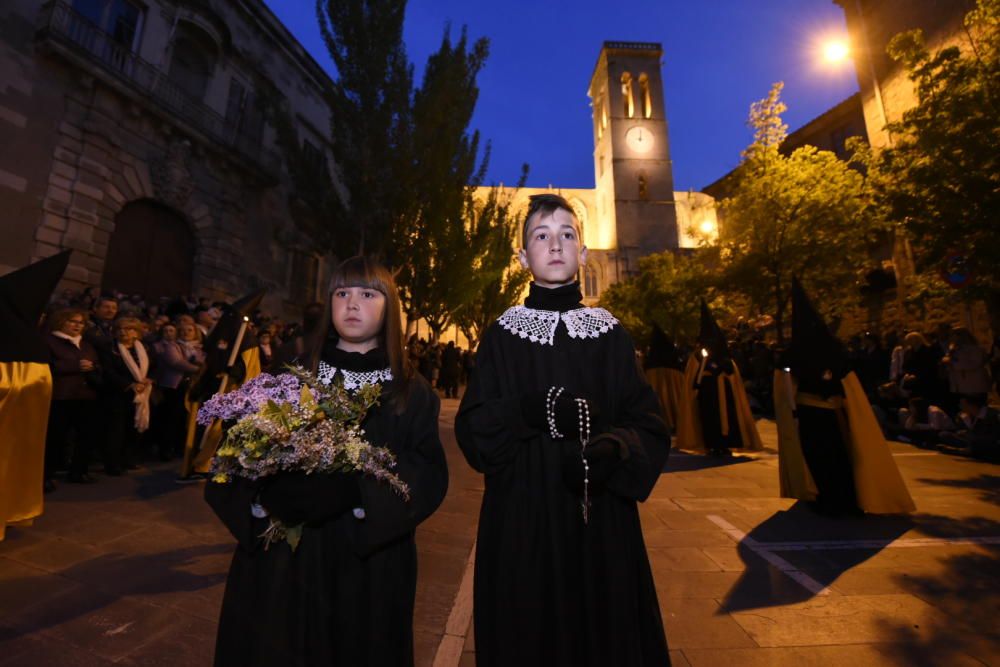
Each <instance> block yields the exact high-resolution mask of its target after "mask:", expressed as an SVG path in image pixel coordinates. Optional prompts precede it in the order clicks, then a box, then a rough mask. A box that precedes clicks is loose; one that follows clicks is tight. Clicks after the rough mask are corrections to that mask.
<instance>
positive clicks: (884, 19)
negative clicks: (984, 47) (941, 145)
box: [833, 0, 976, 148]
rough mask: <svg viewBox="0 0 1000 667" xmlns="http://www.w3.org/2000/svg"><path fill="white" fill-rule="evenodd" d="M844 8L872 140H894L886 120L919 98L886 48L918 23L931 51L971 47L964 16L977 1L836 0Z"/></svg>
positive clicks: (875, 143)
mask: <svg viewBox="0 0 1000 667" xmlns="http://www.w3.org/2000/svg"><path fill="white" fill-rule="evenodd" d="M833 1H834V2H835V3H836V4H838V5H840V7H842V8H843V10H844V17H845V18H846V19H847V30H848V33H849V34H850V37H851V51H852V53H853V54H854V66H855V71H856V73H857V77H858V85H859V87H860V89H861V103H862V107H863V109H864V116H865V126H866V128H867V132H868V143H870V144H871V145H872V146H873V147H874V148H881V147H883V146H887V145H889V144H890V143H891V141H892V137H891V136H890V134H889V132H888V131H886V129H885V125H886V123H891V122H895V121H898V120H899V119H900V118H902V115H903V112H904V111H906V110H907V109H909V108H910V107H912V106H914V105H915V104H916V102H917V98H916V94H915V93H914V90H913V84H912V82H911V81H910V80H909V78H907V75H906V72H905V71H904V70H903V68H902V67H901V66H900V65H899V64H898V63H896V62H895V61H893V60H892V59H891V58H890V57H889V55H888V53H887V52H886V47H888V45H889V42H890V41H891V40H892V38H893V37H895V36H896V35H898V34H899V33H901V32H906V31H908V30H914V29H917V28H919V29H920V30H922V31H923V33H924V39H925V40H926V44H927V48H928V49H930V50H931V51H932V52H933V51H937V50H939V49H942V48H945V47H947V46H958V47H959V48H962V49H968V48H969V47H970V44H969V40H968V36H967V35H966V34H965V29H964V27H963V25H962V21H963V19H964V17H965V15H966V14H967V13H968V12H969V11H970V10H971V9H973V8H974V7H975V4H976V3H975V0H833Z"/></svg>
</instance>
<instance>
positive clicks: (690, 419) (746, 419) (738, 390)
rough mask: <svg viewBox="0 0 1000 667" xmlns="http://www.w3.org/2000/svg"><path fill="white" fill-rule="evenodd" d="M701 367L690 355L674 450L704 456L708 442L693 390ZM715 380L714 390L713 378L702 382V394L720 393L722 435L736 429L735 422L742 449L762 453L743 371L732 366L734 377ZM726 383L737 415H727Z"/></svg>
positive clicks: (717, 377)
mask: <svg viewBox="0 0 1000 667" xmlns="http://www.w3.org/2000/svg"><path fill="white" fill-rule="evenodd" d="M698 365H699V364H698V358H697V356H696V355H691V358H690V359H688V362H687V367H686V368H685V369H684V387H683V393H682V394H681V405H680V414H679V418H678V424H677V440H676V441H675V443H674V446H675V447H677V448H679V449H693V450H695V451H700V452H704V451H705V450H706V447H705V439H704V436H703V435H702V430H701V420H700V418H699V417H698V405H697V403H696V401H697V400H698V395H697V392H696V391H695V389H694V382H695V379H696V378H697V376H698ZM715 380H716V381H715V383H714V386H713V384H712V383H711V378H707V379H706V380H703V383H702V387H701V391H706V390H711V389H715V390H716V391H718V392H719V405H720V406H723V407H722V409H723V414H721V415H720V419H722V430H723V433H728V432H729V429H730V428H733V421H734V420H735V422H736V425H735V427H736V428H739V429H740V437H741V439H742V441H743V449H744V450H750V451H760V450H761V449H763V448H764V444H763V443H762V442H761V440H760V434H759V433H758V432H757V423H756V422H755V421H754V419H753V412H751V410H750V400H749V399H748V398H747V390H746V386H745V385H744V384H743V376H741V375H740V369H739V368H737V367H736V364H733V372H732V374H727V373H723V374H720V375H718V376H716V378H715ZM726 383H728V384H729V386H730V387H731V388H732V392H733V403H734V405H735V408H736V414H735V415H730V414H727V413H726V412H725V405H726V399H725V390H726V386H725V385H726Z"/></svg>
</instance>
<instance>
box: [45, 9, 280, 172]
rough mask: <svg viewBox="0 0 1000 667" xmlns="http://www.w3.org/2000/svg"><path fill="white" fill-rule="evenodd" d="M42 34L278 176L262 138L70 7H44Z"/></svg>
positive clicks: (277, 159)
mask: <svg viewBox="0 0 1000 667" xmlns="http://www.w3.org/2000/svg"><path fill="white" fill-rule="evenodd" d="M39 36H40V38H42V39H48V40H51V41H52V42H54V43H57V44H60V45H63V46H65V47H68V48H69V49H70V50H72V51H73V52H74V53H76V54H78V55H81V56H83V57H84V58H86V59H87V60H89V61H90V62H93V63H95V64H97V65H99V66H100V67H101V70H102V71H103V72H105V73H107V74H110V75H111V76H113V77H115V78H116V79H118V80H120V81H122V82H124V83H125V84H127V85H128V86H129V87H131V88H133V89H135V90H138V91H139V92H140V93H142V94H143V95H144V96H146V97H147V98H148V99H149V100H150V101H151V102H152V103H153V105H154V106H155V107H156V108H158V109H161V110H164V111H167V112H168V114H169V115H173V116H175V117H177V118H179V119H181V120H182V121H185V122H186V123H187V124H189V125H191V126H192V127H193V128H194V129H196V130H197V131H198V132H200V133H201V134H203V135H205V136H207V137H208V138H209V139H211V140H213V141H215V142H216V143H219V144H221V145H222V146H224V147H226V148H229V149H231V150H233V151H236V152H238V153H239V154H240V156H242V157H245V158H249V159H250V160H252V161H253V162H254V164H256V165H257V166H258V167H259V168H261V169H262V170H264V171H265V172H266V173H268V174H269V175H271V176H274V175H276V173H277V169H278V168H279V165H280V157H279V156H278V154H277V153H275V152H274V151H271V150H268V149H266V148H264V147H263V146H261V141H260V138H259V137H251V136H249V135H247V134H245V133H242V132H240V131H239V130H238V128H237V127H236V126H235V125H234V124H233V123H231V122H230V121H228V120H227V119H226V118H225V117H224V116H222V115H221V114H219V113H218V112H217V111H215V110H214V109H212V108H210V107H208V106H207V105H205V104H204V103H203V102H202V101H201V100H198V99H195V98H194V97H192V96H191V95H189V94H188V93H187V92H186V91H184V90H183V89H182V88H181V87H180V86H178V85H177V84H176V83H174V82H173V81H171V80H170V79H169V78H168V77H167V75H166V73H165V72H163V71H162V70H161V69H159V68H158V67H156V66H155V65H153V64H151V63H149V62H146V61H145V60H143V59H142V58H140V57H139V56H137V55H136V54H135V53H133V52H132V50H131V48H130V46H131V45H125V44H122V43H120V42H118V41H116V40H115V39H114V37H113V36H111V35H109V34H108V33H106V32H104V31H103V30H101V28H100V27H99V26H97V25H94V24H93V23H92V22H90V21H89V20H88V19H86V18H85V17H83V16H81V15H80V14H79V13H77V12H76V11H74V10H73V8H72V7H71V6H70V5H68V4H67V3H65V2H58V1H53V2H49V3H47V4H46V5H45V7H44V9H43V15H42V24H41V29H40V32H39Z"/></svg>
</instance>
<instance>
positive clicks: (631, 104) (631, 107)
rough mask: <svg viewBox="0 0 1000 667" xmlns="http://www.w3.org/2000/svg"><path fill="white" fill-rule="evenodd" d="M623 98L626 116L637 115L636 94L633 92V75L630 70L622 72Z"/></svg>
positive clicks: (632, 116)
mask: <svg viewBox="0 0 1000 667" xmlns="http://www.w3.org/2000/svg"><path fill="white" fill-rule="evenodd" d="M622 99H623V100H624V105H625V108H624V112H625V117H626V118H634V117H635V96H634V95H633V94H632V75H631V74H629V73H628V72H625V73H624V74H622Z"/></svg>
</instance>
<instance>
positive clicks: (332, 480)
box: [259, 472, 361, 526]
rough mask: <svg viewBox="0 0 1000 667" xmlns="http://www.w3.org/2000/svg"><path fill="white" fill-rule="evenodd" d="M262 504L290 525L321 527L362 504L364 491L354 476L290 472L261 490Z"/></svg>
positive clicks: (271, 513)
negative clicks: (327, 521) (320, 525)
mask: <svg viewBox="0 0 1000 667" xmlns="http://www.w3.org/2000/svg"><path fill="white" fill-rule="evenodd" d="M259 497H260V504H261V505H263V506H264V509H266V510H267V512H268V514H270V515H271V516H273V517H274V518H276V519H278V520H279V521H281V522H282V523H284V524H285V525H287V526H297V525H299V524H303V523H308V524H318V523H322V522H323V521H325V520H327V519H330V518H333V517H336V516H339V515H341V514H343V513H344V512H346V511H348V510H350V509H352V508H354V507H358V506H359V505H360V504H361V488H360V487H359V486H358V480H357V477H355V476H354V475H353V474H351V473H343V472H335V473H313V474H306V473H304V472H286V473H281V474H278V475H275V476H274V478H273V479H272V480H270V481H269V482H267V483H266V484H264V486H263V488H262V489H261V490H260V496H259Z"/></svg>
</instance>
